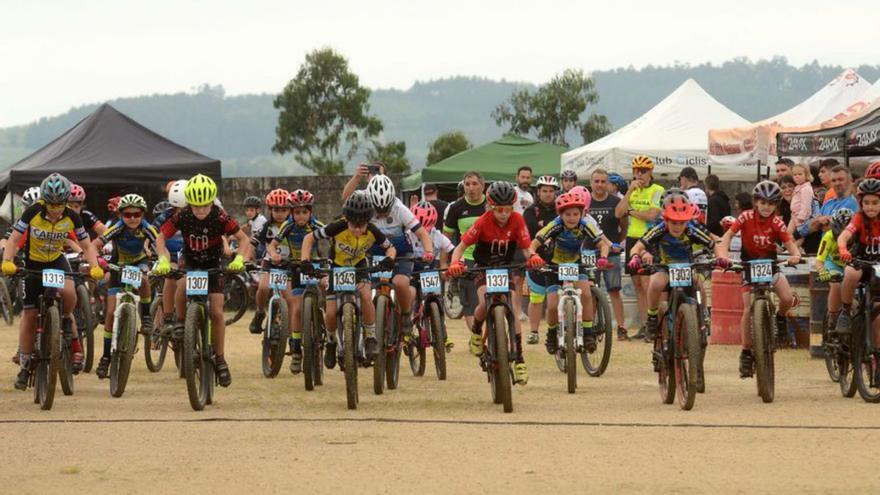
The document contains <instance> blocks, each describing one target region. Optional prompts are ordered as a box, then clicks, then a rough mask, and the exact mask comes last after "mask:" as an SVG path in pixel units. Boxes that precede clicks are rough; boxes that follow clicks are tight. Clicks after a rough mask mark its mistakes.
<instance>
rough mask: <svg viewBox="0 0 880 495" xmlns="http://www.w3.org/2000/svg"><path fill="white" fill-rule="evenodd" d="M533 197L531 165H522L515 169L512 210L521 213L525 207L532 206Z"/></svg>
mask: <svg viewBox="0 0 880 495" xmlns="http://www.w3.org/2000/svg"><path fill="white" fill-rule="evenodd" d="M534 202H535V198H534V197H533V196H532V167H528V166H523V167H520V168H519V169H518V170H517V171H516V203H514V204H513V211H515V212H517V213H519V214H520V215H522V214H523V213H525V211H526V208H528V207H529V206H532V204H533V203H534Z"/></svg>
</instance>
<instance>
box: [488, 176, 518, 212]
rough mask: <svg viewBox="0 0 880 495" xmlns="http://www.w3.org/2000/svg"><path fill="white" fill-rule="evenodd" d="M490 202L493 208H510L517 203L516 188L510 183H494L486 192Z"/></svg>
mask: <svg viewBox="0 0 880 495" xmlns="http://www.w3.org/2000/svg"><path fill="white" fill-rule="evenodd" d="M486 197H487V199H488V202H489V204H490V205H492V206H508V205H512V204H513V203H515V202H516V188H514V187H513V184H511V183H510V182H504V181H498V182H493V183H492V185H491V186H489V190H488V191H486Z"/></svg>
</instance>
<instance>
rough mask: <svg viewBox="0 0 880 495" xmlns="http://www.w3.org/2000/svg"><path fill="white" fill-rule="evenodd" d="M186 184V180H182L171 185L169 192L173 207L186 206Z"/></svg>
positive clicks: (169, 200) (169, 199)
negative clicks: (184, 192)
mask: <svg viewBox="0 0 880 495" xmlns="http://www.w3.org/2000/svg"><path fill="white" fill-rule="evenodd" d="M186 182H187V181H186V180H185V179H182V180H179V181H176V182H174V184H171V189H169V190H168V202H169V203H171V206H173V207H175V208H183V207H184V206H186V195H184V194H183V190H184V189H186Z"/></svg>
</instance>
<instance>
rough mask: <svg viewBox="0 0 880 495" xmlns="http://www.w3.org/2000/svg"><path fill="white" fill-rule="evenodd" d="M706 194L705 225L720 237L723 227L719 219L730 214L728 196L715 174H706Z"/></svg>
mask: <svg viewBox="0 0 880 495" xmlns="http://www.w3.org/2000/svg"><path fill="white" fill-rule="evenodd" d="M706 194H707V195H708V196H709V211H708V213H706V226H707V227H708V228H709V232H711V233H713V234H715V235H717V236H718V237H721V236H723V235H724V228H723V227H722V226H721V219H722V218H724V217H726V216H729V215H730V198H729V197H728V196H727V194H725V192H724V191H722V190H721V181H720V180H719V179H718V176H717V175H715V174H709V175H707V176H706Z"/></svg>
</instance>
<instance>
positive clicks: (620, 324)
mask: <svg viewBox="0 0 880 495" xmlns="http://www.w3.org/2000/svg"><path fill="white" fill-rule="evenodd" d="M590 188H591V189H592V190H593V200H592V201H591V202H590V215H592V216H593V218H595V219H596V222H598V223H599V227H601V228H602V233H604V234H605V237H607V238H608V240H609V241H611V254H610V255H609V256H608V263H609V264H610V265H611V267H610V268H608V269H607V270H603V271H601V272H599V273H601V276H602V278H603V281H604V282H605V290H606V291H607V292H608V296H609V298H610V299H611V308H612V310H613V311H614V320H615V321H617V340H629V338H628V337H627V334H626V325H625V321H626V320H625V319H624V315H623V298H622V297H621V295H620V287H621V277H622V272H623V264H622V263H621V260H620V253H621V251H622V248H621V245H620V243H621V241H623V233H624V232H625V231H626V227H625V225H624V224H625V223H626V221H627V219H626V217H624V218H623V219H620V218H617V215H615V214H614V209H615V208H617V204H618V203H620V198H619V197H617V196H616V195H614V194H611V191H612V186H611V183H610V182H609V181H608V172H606V171H605V170H603V169H601V168H597V169H596V170H594V171H593V173H592V174H591V175H590ZM589 247H590V248H591V249H595V246H589Z"/></svg>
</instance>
